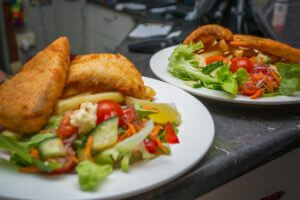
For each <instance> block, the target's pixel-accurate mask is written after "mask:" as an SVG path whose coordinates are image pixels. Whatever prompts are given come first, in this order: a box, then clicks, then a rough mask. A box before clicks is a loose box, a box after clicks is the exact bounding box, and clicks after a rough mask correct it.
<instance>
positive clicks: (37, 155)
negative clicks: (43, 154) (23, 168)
mask: <svg viewBox="0 0 300 200" xmlns="http://www.w3.org/2000/svg"><path fill="white" fill-rule="evenodd" d="M30 154H31V156H32V157H33V158H39V157H40V154H39V151H38V150H36V149H35V148H32V149H31V152H30Z"/></svg>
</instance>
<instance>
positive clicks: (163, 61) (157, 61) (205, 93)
mask: <svg viewBox="0 0 300 200" xmlns="http://www.w3.org/2000/svg"><path fill="white" fill-rule="evenodd" d="M175 48H176V46H172V47H168V48H165V49H162V50H160V51H158V52H157V53H155V54H154V55H153V56H152V58H151V60H150V67H151V70H152V71H153V73H154V74H155V75H156V76H157V77H159V78H160V79H162V80H164V81H166V82H168V83H171V84H173V85H175V86H177V87H180V88H182V89H184V90H186V91H188V92H190V93H193V94H195V95H197V96H201V97H205V98H209V99H214V100H219V101H225V102H231V103H242V104H259V105H280V104H294V103H300V94H299V93H298V94H296V95H295V96H274V97H262V98H258V99H250V98H249V97H247V96H243V95H237V96H236V97H233V96H231V95H229V94H228V93H226V92H223V91H217V90H211V89H207V88H192V87H190V86H187V85H186V84H184V83H183V81H182V80H180V79H178V78H176V77H173V76H172V75H171V74H170V73H169V72H168V64H169V61H168V58H169V57H170V55H171V54H172V52H173V50H174V49H175Z"/></svg>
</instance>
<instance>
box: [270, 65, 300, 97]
mask: <svg viewBox="0 0 300 200" xmlns="http://www.w3.org/2000/svg"><path fill="white" fill-rule="evenodd" d="M276 67H277V69H278V71H279V74H280V76H281V83H280V86H279V93H280V94H282V95H285V96H290V95H293V94H294V93H295V92H296V91H300V64H285V63H281V62H279V63H276Z"/></svg>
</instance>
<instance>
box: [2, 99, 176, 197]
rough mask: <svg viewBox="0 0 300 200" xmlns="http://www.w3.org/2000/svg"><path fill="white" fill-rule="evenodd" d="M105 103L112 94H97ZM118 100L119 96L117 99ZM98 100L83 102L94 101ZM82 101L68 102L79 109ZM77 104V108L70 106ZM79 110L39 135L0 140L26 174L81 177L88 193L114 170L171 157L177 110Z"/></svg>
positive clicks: (134, 103) (126, 106)
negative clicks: (162, 156)
mask: <svg viewBox="0 0 300 200" xmlns="http://www.w3.org/2000/svg"><path fill="white" fill-rule="evenodd" d="M96 95H97V97H98V96H100V97H99V98H100V99H103V98H102V97H104V96H105V98H107V96H108V95H111V93H107V94H105V93H103V94H96ZM111 96H116V95H111ZM94 97H95V95H94V96H93V95H90V96H88V97H84V98H83V96H82V95H81V96H79V97H78V98H80V99H82V98H83V99H92V98H94ZM78 98H77V97H74V98H73V99H67V100H63V102H61V103H60V105H63V106H64V108H69V107H70V105H71V106H73V107H74V102H75V103H78ZM70 102H71V103H70ZM78 106H79V108H77V109H71V110H68V111H65V109H59V110H60V111H62V110H64V111H63V112H61V113H57V114H56V115H53V116H52V117H51V118H50V119H49V121H48V124H47V125H46V126H45V127H44V129H43V130H42V131H40V132H39V133H35V134H32V136H28V135H20V134H18V133H14V132H11V131H8V130H4V131H2V132H1V134H0V150H1V151H2V152H5V153H6V154H8V155H9V159H8V160H7V161H8V162H10V163H13V164H14V165H16V166H17V167H18V170H19V171H20V172H23V173H38V174H51V175H58V174H68V173H76V174H77V175H78V180H79V184H80V187H81V189H82V190H88V191H91V190H95V189H97V188H98V186H99V185H100V184H101V183H102V182H103V181H105V180H106V178H107V177H108V176H109V175H110V174H111V173H112V172H113V170H114V169H117V168H120V169H121V170H122V171H124V172H128V171H129V167H130V164H131V163H134V162H138V161H141V160H149V159H153V158H155V157H157V156H160V155H170V154H171V149H170V146H169V145H171V144H177V143H179V138H178V137H177V133H178V129H177V128H176V126H178V125H179V124H180V121H181V119H180V114H179V113H178V111H177V110H176V108H175V107H174V105H173V104H166V103H155V102H151V101H146V100H139V99H135V98H133V97H124V98H123V97H122V96H121V99H119V100H118V101H115V100H113V99H105V100H100V101H98V102H96V103H93V102H83V103H82V102H81V103H80V104H79V105H78Z"/></svg>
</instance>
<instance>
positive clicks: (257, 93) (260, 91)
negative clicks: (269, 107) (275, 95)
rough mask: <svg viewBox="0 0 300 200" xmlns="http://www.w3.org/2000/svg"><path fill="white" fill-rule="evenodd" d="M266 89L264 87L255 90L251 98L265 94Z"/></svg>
mask: <svg viewBox="0 0 300 200" xmlns="http://www.w3.org/2000/svg"><path fill="white" fill-rule="evenodd" d="M264 93H265V90H264V89H260V90H258V91H257V92H255V94H253V95H252V96H250V98H251V99H257V98H259V97H261V96H262V95H264Z"/></svg>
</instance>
